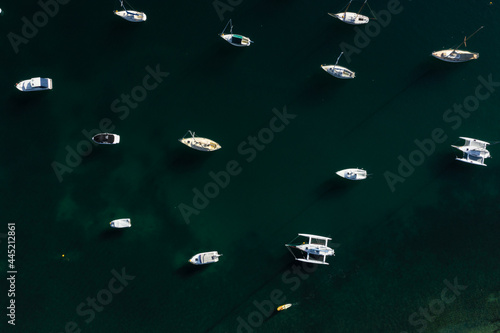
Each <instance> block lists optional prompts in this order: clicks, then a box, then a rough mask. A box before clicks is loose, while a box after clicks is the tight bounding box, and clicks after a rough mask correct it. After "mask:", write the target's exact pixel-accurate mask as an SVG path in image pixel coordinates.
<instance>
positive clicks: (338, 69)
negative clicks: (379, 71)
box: [321, 52, 356, 79]
mask: <svg viewBox="0 0 500 333" xmlns="http://www.w3.org/2000/svg"><path fill="white" fill-rule="evenodd" d="M342 54H344V52H340V55H339V57H338V58H337V61H336V62H335V65H321V68H323V70H324V71H325V72H327V73H328V74H330V75H332V76H335V77H336V78H339V79H354V78H355V77H356V73H355V72H353V71H351V70H350V69H348V68H345V67H342V66H339V65H337V64H338V63H339V59H340V57H342Z"/></svg>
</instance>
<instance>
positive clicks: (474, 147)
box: [451, 136, 491, 166]
mask: <svg viewBox="0 0 500 333" xmlns="http://www.w3.org/2000/svg"><path fill="white" fill-rule="evenodd" d="M460 139H464V140H465V144H464V145H463V146H454V145H451V146H452V147H453V148H457V149H459V150H461V151H462V152H463V156H462V158H458V157H456V158H455V159H456V160H458V161H462V162H465V163H470V164H476V165H482V166H486V164H484V160H485V159H486V158H489V157H491V155H490V152H489V151H488V149H486V147H487V146H488V145H489V144H490V143H489V142H486V141H481V140H477V139H471V138H466V137H463V136H461V137H460Z"/></svg>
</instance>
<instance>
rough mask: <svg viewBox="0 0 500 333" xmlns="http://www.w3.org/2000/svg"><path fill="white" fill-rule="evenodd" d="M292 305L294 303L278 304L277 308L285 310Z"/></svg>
mask: <svg viewBox="0 0 500 333" xmlns="http://www.w3.org/2000/svg"><path fill="white" fill-rule="evenodd" d="M291 306H292V304H283V305H281V306H278V308H277V309H276V310H277V311H283V310H286V309H289V308H290V307H291Z"/></svg>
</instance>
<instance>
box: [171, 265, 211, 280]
mask: <svg viewBox="0 0 500 333" xmlns="http://www.w3.org/2000/svg"><path fill="white" fill-rule="evenodd" d="M209 266H210V265H193V264H191V263H186V264H185V265H183V266H181V267H179V268H177V269H176V270H175V275H178V276H180V277H182V278H189V277H191V276H194V275H195V274H198V273H202V272H204V271H206V270H207V269H208V267H209Z"/></svg>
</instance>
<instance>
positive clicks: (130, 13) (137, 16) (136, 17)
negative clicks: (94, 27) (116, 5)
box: [114, 0, 148, 22]
mask: <svg viewBox="0 0 500 333" xmlns="http://www.w3.org/2000/svg"><path fill="white" fill-rule="evenodd" d="M120 5H121V7H122V8H123V10H120V11H118V10H115V11H114V13H115V15H118V16H120V17H121V18H123V19H125V20H127V21H129V22H144V21H146V20H147V18H148V17H147V16H146V14H145V13H144V12H138V11H135V10H128V9H127V8H125V6H124V5H123V0H121V1H120Z"/></svg>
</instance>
